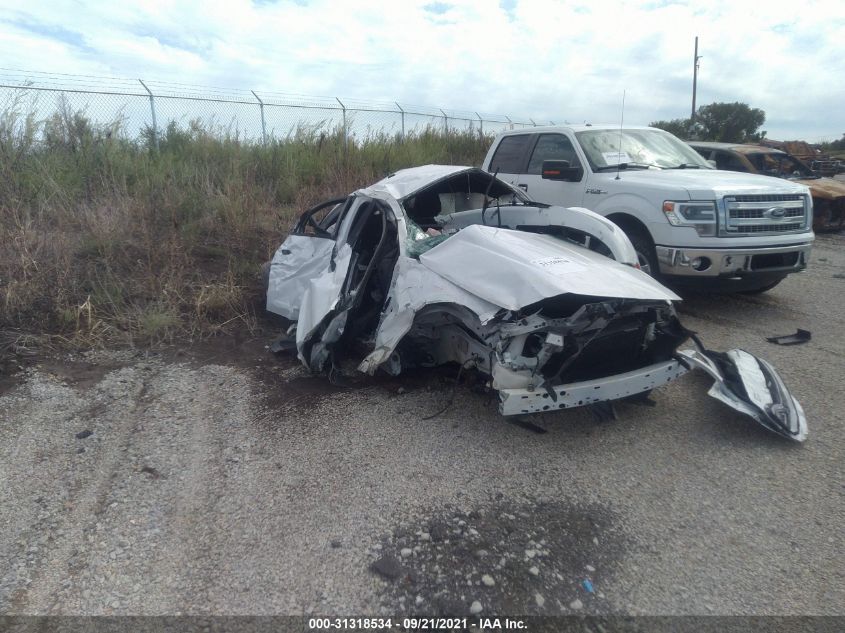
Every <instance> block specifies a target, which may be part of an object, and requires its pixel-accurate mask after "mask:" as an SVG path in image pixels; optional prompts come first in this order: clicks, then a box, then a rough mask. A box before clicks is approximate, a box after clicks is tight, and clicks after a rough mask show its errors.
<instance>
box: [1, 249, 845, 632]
mask: <svg viewBox="0 0 845 633" xmlns="http://www.w3.org/2000/svg"><path fill="white" fill-rule="evenodd" d="M681 311H682V318H683V321H684V323H685V324H686V325H687V327H689V328H691V329H694V330H696V331H698V332H699V334H700V335H701V336H702V338H703V339H704V340H705V342H706V343H707V344H708V345H709V346H710V347H712V348H714V349H727V348H729V347H742V348H744V349H746V350H748V351H751V352H754V353H758V354H760V355H762V356H764V357H766V358H768V359H769V360H770V361H772V362H773V364H774V365H775V366H776V367H778V369H779V370H780V371H781V373H782V375H783V376H784V378H785V380H786V382H787V384H788V385H789V386H790V388H791V389H792V391H793V394H794V395H795V396H796V397H797V398H798V399H799V400H800V401H801V402H802V404H803V406H804V408H805V410H806V412H807V418H808V421H809V427H810V435H809V438H808V440H807V442H806V443H805V444H803V445H798V444H793V443H789V442H787V441H785V440H782V439H780V438H778V437H776V436H774V435H773V434H769V433H767V432H766V431H765V430H763V429H762V428H760V427H758V426H756V425H755V424H754V423H752V422H749V421H746V420H745V419H743V418H741V417H739V416H738V415H735V414H734V413H733V412H732V411H731V410H729V409H727V408H725V407H724V406H722V405H720V404H719V403H718V402H716V401H714V400H712V399H710V398H708V397H707V396H706V395H705V392H706V390H707V388H708V387H709V380H708V379H707V378H706V377H705V376H703V375H699V374H692V375H687V376H685V377H683V378H682V379H680V380H678V381H676V382H674V383H672V384H670V385H668V386H667V387H665V388H662V389H660V390H659V391H658V392H655V394H654V399H655V400H656V403H657V404H656V406H655V407H643V406H634V405H621V406H619V408H618V411H619V420H617V421H611V422H598V421H596V420H595V419H593V417H592V416H591V414H590V412H588V411H586V410H583V409H582V410H569V411H562V412H555V413H550V414H546V415H543V416H541V417H535V418H534V422H535V424H536V425H537V426H538V427H540V428H541V429H543V430H545V431H546V432H545V433H538V432H533V431H532V430H531V429H530V428H525V427H521V426H519V425H516V424H512V423H509V422H507V421H505V420H504V419H503V418H501V417H500V416H499V415H498V413H497V412H496V406H495V402H494V400H493V398H492V397H491V395H490V394H486V393H483V392H481V390H479V389H477V388H475V387H473V386H472V385H467V384H464V385H461V386H460V387H459V388H458V389H457V393H456V397H455V400H454V403H453V404H452V405H451V406H450V407H449V408H448V409H447V410H446V411H445V412H444V413H442V414H440V415H438V416H436V417H435V418H433V419H430V420H423V418H424V417H425V416H427V415H430V414H432V413H434V412H436V411H438V410H439V409H441V408H442V405H443V402H444V401H445V399H446V398H448V395H449V393H450V391H451V389H452V386H451V385H452V383H453V380H454V374H455V371H454V370H453V369H450V368H446V369H442V370H438V371H430V372H418V373H413V374H410V375H407V376H403V377H402V378H401V380H400V379H373V380H360V381H358V382H357V383H356V384H355V385H354V387H353V388H348V389H340V388H336V387H332V386H330V385H329V384H328V383H327V382H326V381H325V380H323V379H321V378H312V377H310V376H307V375H306V374H305V372H304V370H303V369H301V368H300V367H299V366H298V365H297V364H296V363H295V362H294V361H293V360H291V359H289V358H274V357H273V356H272V355H270V354H269V352H267V351H266V349H265V345H267V344H268V343H269V342H270V341H271V340H272V339H271V338H270V335H268V337H267V338H266V339H263V340H258V341H246V342H238V341H232V340H227V341H220V342H217V343H214V344H213V345H208V344H207V345H204V346H202V347H198V348H188V349H183V350H178V351H175V352H173V351H171V352H168V353H150V352H99V353H89V354H86V355H82V356H78V357H68V358H60V359H51V360H49V361H43V362H41V363H38V364H35V365H33V366H30V367H29V368H27V369H25V370H24V371H22V372H21V373H20V374H19V375H18V376H14V377H9V376H8V375H7V376H6V377H4V378H3V379H2V380H0V483H2V485H0V613H5V614H187V613H190V614H347V615H348V614H361V615H378V614H396V615H400V614H411V613H427V614H433V613H441V614H470V613H471V612H477V613H480V614H482V615H484V614H495V613H498V614H504V613H507V614H538V613H543V614H557V613H600V614H608V613H624V614H655V615H657V614H672V615H674V614H757V615H767V614H780V615H783V614H796V615H799V614H831V615H836V614H838V615H841V614H843V613H845V609H843V605H845V557H843V542H842V527H841V526H842V525H843V524H845V504H843V495H845V485H844V484H843V474H842V464H843V447H845V431H843V425H842V420H843V415H842V411H843V404H845V402H843V400H844V399H845V397H843V392H842V388H841V382H842V373H843V369H845V363H843V357H845V339H843V336H842V333H841V332H842V330H841V328H842V326H841V324H840V321H839V319H840V318H841V316H842V315H843V313H845V237H843V236H820V237H819V239H818V242H817V247H816V249H815V251H814V261H813V262H812V267H811V269H810V270H809V271H808V272H807V273H806V274H803V275H798V276H793V277H791V278H789V279H788V280H787V281H785V282H784V283H783V284H781V285H780V286H779V287H778V288H776V289H775V290H773V291H771V292H770V293H767V294H765V295H761V296H753V297H752V296H743V297H724V296H697V297H691V298H689V299H688V300H687V301H685V302H684V304H683V305H682V306H681ZM798 327H800V328H804V329H809V330H811V331H812V332H813V340H812V341H811V342H809V343H808V344H805V345H800V346H793V347H778V346H775V345H772V344H770V343H767V342H766V341H765V337H766V336H771V335H777V334H787V333H791V332H794V331H795V329H796V328H798Z"/></svg>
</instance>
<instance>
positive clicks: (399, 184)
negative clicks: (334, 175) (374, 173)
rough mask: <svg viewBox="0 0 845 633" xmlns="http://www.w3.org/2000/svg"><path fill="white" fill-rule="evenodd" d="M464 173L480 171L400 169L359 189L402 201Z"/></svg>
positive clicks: (456, 167)
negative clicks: (445, 179) (384, 194)
mask: <svg viewBox="0 0 845 633" xmlns="http://www.w3.org/2000/svg"><path fill="white" fill-rule="evenodd" d="M465 171H466V172H469V171H481V170H480V169H479V168H478V167H468V166H466V165H422V166H420V167H409V168H408V169H400V170H399V171H397V172H395V173H392V174H390V175H389V176H387V177H386V178H382V179H381V180H379V181H378V182H377V183H375V184H373V185H370V186H369V187H367V188H365V189H361V192H362V193H364V194H371V193H374V192H385V193H387V194H388V195H390V196H391V197H393V198H395V199H396V200H402V199H404V198H406V197H408V196H410V195H412V194H414V193H416V192H417V191H419V190H420V189H423V188H425V187H428V186H429V185H431V184H433V183H435V182H437V181H438V180H443V179H444V178H448V177H449V176H452V175H454V174H459V173H461V172H465ZM485 173H486V172H485Z"/></svg>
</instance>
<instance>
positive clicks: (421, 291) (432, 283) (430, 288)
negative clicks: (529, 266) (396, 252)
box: [358, 246, 500, 374]
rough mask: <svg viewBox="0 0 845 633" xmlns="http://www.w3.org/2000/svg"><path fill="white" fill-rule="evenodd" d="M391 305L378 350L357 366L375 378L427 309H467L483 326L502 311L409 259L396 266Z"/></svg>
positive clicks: (381, 326)
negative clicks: (436, 306)
mask: <svg viewBox="0 0 845 633" xmlns="http://www.w3.org/2000/svg"><path fill="white" fill-rule="evenodd" d="M437 248H439V246H438V247H437ZM388 302H389V304H388V307H387V310H386V311H385V313H384V314H383V315H382V318H381V322H380V323H379V326H378V329H377V330H376V341H375V349H374V350H373V351H372V352H371V353H370V354H369V355H368V356H367V357H366V358H365V359H364V360H363V361H362V362H361V364H360V365H359V366H358V370H359V371H362V372H365V373H368V374H373V373H374V372H375V371H376V369H377V368H378V366H379V365H381V364H382V363H384V362H386V361H387V360H388V359H389V358H390V355H391V354H392V353H393V352H394V350H395V349H396V347H397V346H398V345H399V342H400V341H401V340H402V338H403V337H404V336H405V335H406V334H407V333H408V331H409V330H410V329H411V326H412V325H413V323H414V316H415V315H416V314H417V312H419V311H420V310H422V309H423V308H424V307H425V306H427V305H432V304H435V303H447V304H448V303H451V304H456V305H460V306H464V307H465V308H467V309H469V310H470V311H472V312H473V313H474V314H476V315H477V316H478V319H479V322H480V323H482V324H484V323H487V322H488V321H490V319H492V318H493V317H494V316H495V315H496V313H497V312H499V310H500V307H499V306H498V305H496V304H494V303H490V302H489V301H485V300H484V299H481V298H479V297H477V296H475V295H473V294H471V293H469V292H467V291H466V290H464V289H463V288H460V287H459V286H456V285H455V284H453V283H452V282H450V281H448V280H446V279H444V278H443V277H441V276H440V275H438V274H437V273H434V272H432V271H431V270H429V269H428V268H426V267H425V266H424V265H422V264H421V263H420V262H418V261H417V260H415V259H411V258H410V257H399V259H398V261H397V263H396V269H395V271H394V273H393V280H392V282H391V285H390V296H389V298H388Z"/></svg>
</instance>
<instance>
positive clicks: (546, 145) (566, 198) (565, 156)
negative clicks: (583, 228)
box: [516, 133, 586, 207]
mask: <svg viewBox="0 0 845 633" xmlns="http://www.w3.org/2000/svg"><path fill="white" fill-rule="evenodd" d="M544 160H566V161H569V165H570V166H571V167H580V168H581V177H580V179H579V180H577V181H574V182H568V181H561V180H544V179H543V177H542V170H543V161H544ZM585 183H586V175H585V173H584V169H583V164H582V162H581V160H580V159H579V158H578V154H577V153H576V151H575V148H574V147H573V145H572V141H571V140H570V139H569V137H568V136H566V135H565V134H559V133H553V134H540V135H539V136H538V138H537V142H536V144H535V145H534V147H533V149H532V151H531V153H530V157H529V159H528V165H527V167H526V168H525V173H523V174H522V175H521V176H520V178H519V182H517V183H516V184H517V185H518V186H520V187H521V188H522V189H524V190H525V191H527V192H528V195H529V196H531V197H532V198H533V199H534V200H538V201H539V202H545V203H546V204H554V205H560V206H563V207H580V206H583V199H584V189H585V186H586V185H585Z"/></svg>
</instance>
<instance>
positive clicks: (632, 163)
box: [575, 129, 712, 171]
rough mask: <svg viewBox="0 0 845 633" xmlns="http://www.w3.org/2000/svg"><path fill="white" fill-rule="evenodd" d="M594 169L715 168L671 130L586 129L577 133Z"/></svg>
mask: <svg viewBox="0 0 845 633" xmlns="http://www.w3.org/2000/svg"><path fill="white" fill-rule="evenodd" d="M575 136H576V137H578V142H579V143H580V144H581V147H582V148H583V149H584V153H585V154H586V155H587V160H588V161H589V163H590V166H591V167H592V168H593V171H602V170H604V169H611V168H612V169H616V168H617V165H618V166H619V167H624V168H625V169H636V168H639V169H646V168H648V167H656V168H660V169H712V167H711V166H710V165H709V164H708V163H707V161H705V160H704V159H703V158H702V157H701V156H700V155H699V154H698V152H696V151H695V150H694V149H692V148H691V147H690V146H689V145H687V144H686V143H684V142H683V141H681V140H680V139H678V138H676V137H674V136H672V135H671V134H669V133H668V132H664V131H663V130H656V129H645V130H633V129H631V130H624V129H623V130H612V129H605V130H585V131H583V132H576V133H575Z"/></svg>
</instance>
